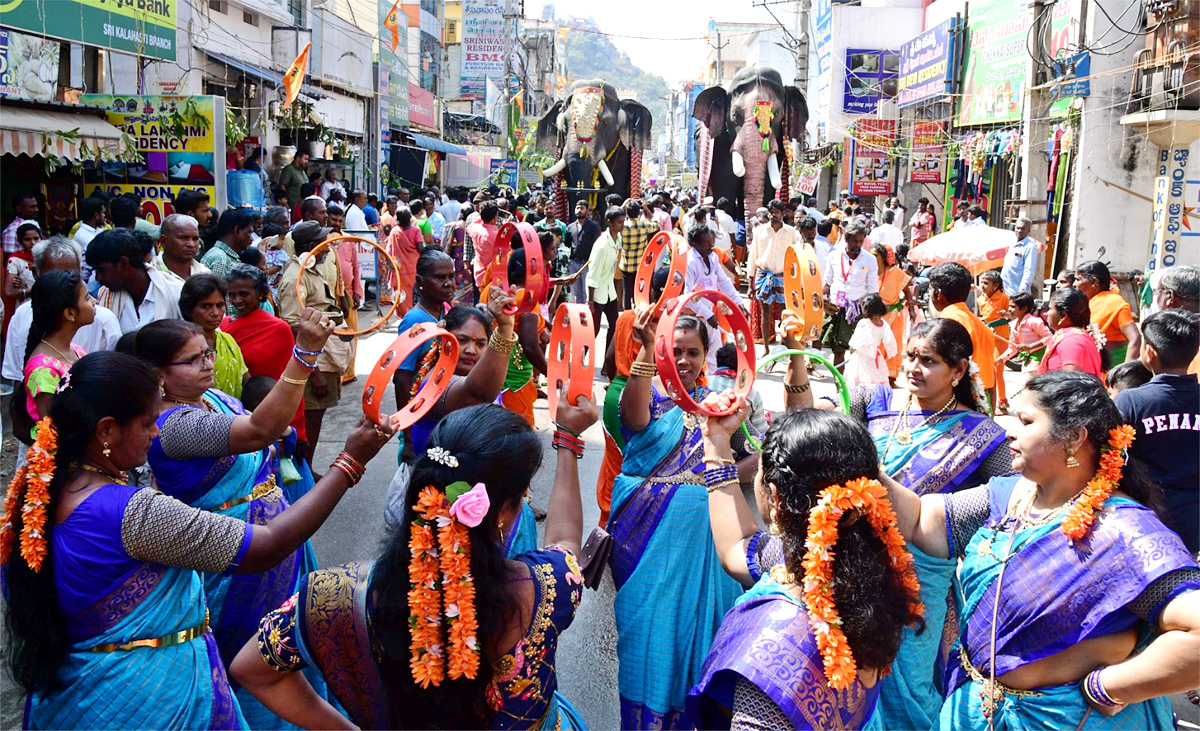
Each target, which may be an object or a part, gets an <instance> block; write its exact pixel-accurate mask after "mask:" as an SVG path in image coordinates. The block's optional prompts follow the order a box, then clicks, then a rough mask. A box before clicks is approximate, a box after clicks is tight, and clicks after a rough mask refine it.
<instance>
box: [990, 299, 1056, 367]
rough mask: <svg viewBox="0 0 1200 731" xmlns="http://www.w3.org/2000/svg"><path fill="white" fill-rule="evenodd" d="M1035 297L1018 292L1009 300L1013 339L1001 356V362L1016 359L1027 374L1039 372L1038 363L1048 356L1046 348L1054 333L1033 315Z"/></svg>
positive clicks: (1040, 319)
mask: <svg viewBox="0 0 1200 731" xmlns="http://www.w3.org/2000/svg"><path fill="white" fill-rule="evenodd" d="M1033 307H1034V301H1033V295H1031V294H1029V293H1028V292H1017V293H1016V294H1014V295H1013V296H1012V297H1011V298H1010V299H1009V321H1010V322H1011V323H1012V338H1011V339H1010V342H1009V344H1008V349H1007V350H1005V351H1004V354H1003V355H1001V356H1000V360H1001V361H1006V360H1009V359H1011V358H1016V359H1017V360H1019V361H1020V362H1021V363H1022V364H1023V365H1024V368H1023V370H1025V371H1026V372H1027V373H1032V372H1034V371H1036V370H1037V366H1038V363H1041V362H1042V356H1044V355H1045V354H1046V346H1047V345H1048V344H1049V343H1050V338H1051V337H1053V336H1054V333H1052V332H1050V328H1049V327H1047V326H1046V323H1045V322H1043V321H1042V318H1040V317H1038V316H1037V315H1035V314H1034V313H1033Z"/></svg>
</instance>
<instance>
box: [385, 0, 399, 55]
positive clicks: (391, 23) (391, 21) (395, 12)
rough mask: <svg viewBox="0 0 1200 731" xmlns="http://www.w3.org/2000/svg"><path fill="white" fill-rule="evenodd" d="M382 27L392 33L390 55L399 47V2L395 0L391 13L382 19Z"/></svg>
mask: <svg viewBox="0 0 1200 731" xmlns="http://www.w3.org/2000/svg"><path fill="white" fill-rule="evenodd" d="M383 27H384V28H387V29H388V30H390V31H391V32H392V53H395V52H396V46H398V45H400V0H396V2H395V4H394V5H392V10H391V12H389V13H388V14H387V17H386V18H384V19H383Z"/></svg>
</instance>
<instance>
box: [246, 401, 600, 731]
mask: <svg viewBox="0 0 1200 731" xmlns="http://www.w3.org/2000/svg"><path fill="white" fill-rule="evenodd" d="M597 417H598V412H597V411H596V408H595V407H594V406H593V405H592V404H591V403H590V402H589V401H588V400H587V399H580V401H579V404H578V406H571V405H570V404H568V403H567V402H566V401H565V400H564V401H563V402H562V403H560V405H559V408H558V420H559V423H561V424H562V425H563V426H565V427H567V428H568V429H570V430H572V431H576V432H580V433H582V432H583V431H584V429H586V428H587V427H588V426H589V425H591V424H593V423H595V421H596V420H597ZM429 447H430V448H429V449H428V450H427V451H426V452H425V454H424V455H422V456H421V457H420V458H419V459H418V460H417V461H416V463H415V465H414V469H413V482H412V485H413V486H414V489H412V490H409V491H408V493H407V498H406V506H405V513H404V517H403V520H402V522H401V523H400V524H399V525H398V526H397V527H396V529H395V530H393V531H392V533H391V535H390V536H389V539H388V542H387V545H386V547H385V549H384V552H383V555H382V556H380V558H379V560H378V561H374V562H358V563H352V564H347V565H345V566H340V567H337V568H332V569H325V570H322V571H317V572H314V573H312V574H309V575H308V576H307V577H306V578H305V579H304V580H303V581H302V582H301V587H300V591H299V592H298V593H297V595H296V596H293V597H292V598H290V599H288V600H287V601H286V602H285V603H284V604H283V606H281V607H279V608H278V609H277V610H276V611H274V612H271V613H270V614H268V615H267V616H266V617H265V618H264V619H263V621H262V625H261V627H260V630H259V633H258V637H257V638H256V639H252V640H251V641H249V642H247V643H246V645H245V647H243V648H242V651H241V652H240V653H239V654H238V656H237V659H236V660H234V663H233V666H232V668H231V672H232V674H233V676H234V677H235V678H236V680H237V682H239V683H241V684H242V686H243V687H245V688H246V689H248V690H249V691H250V692H252V693H253V694H254V695H255V696H256V697H257V698H258V699H259V700H261V701H262V702H263V703H264V704H265V705H267V706H268V707H269V708H271V709H272V710H274V711H276V712H277V713H279V714H280V715H281V716H283V717H284V718H286V719H288V720H289V721H291V722H293V723H295V724H297V725H300V726H303V727H305V728H350V727H351V726H350V722H353V724H355V725H357V726H358V727H361V728H373V729H378V728H421V729H427V728H445V729H461V728H493V729H553V728H562V729H583V728H586V726H585V725H584V723H583V721H582V719H581V718H580V717H579V715H578V713H577V712H576V711H575V709H574V708H573V707H572V706H571V704H570V703H568V702H567V700H566V699H565V698H564V697H563V696H562V695H561V694H560V693H559V692H558V691H557V687H558V680H557V676H556V672H555V654H556V652H557V648H558V642H559V636H560V635H561V633H562V632H563V631H565V630H566V629H567V627H568V626H569V625H570V624H571V621H572V620H573V619H574V616H575V609H576V607H577V606H578V605H579V601H580V599H581V598H582V593H583V579H582V576H581V575H580V570H579V565H578V564H577V563H576V561H575V554H576V553H577V552H578V550H579V545H580V537H581V534H582V531H583V505H582V501H581V499H580V496H579V475H578V469H579V467H578V459H577V457H576V456H575V454H574V453H573V452H571V451H570V450H568V449H560V450H559V451H558V455H557V460H556V465H557V469H556V472H555V480H554V488H553V491H552V493H551V496H550V503H549V510H548V515H547V517H546V543H547V545H546V547H545V548H543V549H541V550H534V551H530V552H528V553H524V554H521V555H519V556H517V557H516V558H515V559H508V558H506V557H505V553H504V548H503V546H504V543H505V541H506V534H507V533H508V532H510V531H511V530H512V522H513V520H514V519H515V518H516V516H517V514H518V512H519V511H520V505H521V502H522V500H523V497H524V495H525V493H526V492H527V491H528V487H529V482H530V480H531V479H532V478H533V475H534V473H535V472H536V471H537V469H538V466H539V465H540V463H541V457H542V450H541V443H540V442H539V440H538V438H537V435H536V434H535V433H534V432H533V430H531V429H530V428H529V426H528V425H527V424H526V423H525V421H524V419H522V418H521V417H520V416H518V415H516V414H513V413H512V412H510V411H507V410H505V409H504V408H502V407H500V406H495V405H491V404H485V405H478V406H471V407H468V408H466V409H460V410H457V411H455V412H453V413H451V414H448V415H447V416H446V417H445V418H444V419H443V420H442V421H441V422H440V423H439V424H438V426H437V427H436V428H435V429H434V431H433V434H432V435H431V437H430V439H429ZM472 484H473V485H474V486H475V487H474V489H472V490H471V492H470V493H468V495H463V496H458V495H460V494H461V490H465V489H466V488H467V487H468V486H469V485H472ZM416 486H421V489H415V488H416ZM475 493H484V494H486V496H487V500H486V502H480V503H476V508H478V510H477V511H476V512H475V515H474V517H475V525H471V523H470V522H467V521H465V520H464V519H463V514H462V513H456V512H455V511H456V510H457V509H458V506H459V503H460V502H461V501H463V500H464V499H466V498H467V497H468V496H469V495H470V494H475ZM429 495H433V496H435V497H436V501H437V503H438V504H439V505H440V504H442V503H443V502H446V503H448V504H449V505H450V509H451V512H450V515H451V516H454V517H452V518H447V521H446V522H447V524H449V525H451V526H453V524H454V522H458V521H462V523H461V525H462V526H464V527H465V530H466V531H467V533H468V535H469V536H470V553H469V555H468V556H467V563H468V564H469V567H470V575H471V583H472V585H473V586H474V587H475V601H474V607H473V608H474V616H475V617H477V618H478V622H479V626H478V632H477V634H476V635H474V636H473V637H471V638H470V640H472V641H473V642H469V643H468V645H467V646H468V647H469V646H471V645H472V644H473V645H474V647H476V648H478V650H479V656H478V670H477V672H476V673H475V674H474V676H473V677H471V676H469V675H468V676H463V677H455V676H454V675H453V673H452V672H450V670H449V668H452V667H453V656H452V655H451V653H452V652H454V650H452V649H449V648H450V645H451V643H450V640H452V638H453V635H454V632H453V630H451V631H450V632H449V633H448V634H442V633H441V629H440V628H441V627H442V626H443V624H445V623H448V622H449V621H450V620H451V619H453V618H456V617H462V616H464V615H465V614H466V612H464V610H463V607H462V606H461V605H460V604H459V603H456V602H452V601H451V600H450V596H449V593H448V592H447V593H445V594H444V595H443V592H444V591H445V590H444V589H442V588H441V584H440V583H435V585H434V586H430V587H428V588H429V589H433V591H434V592H436V593H435V596H436V597H437V607H438V610H436V611H437V613H438V616H437V617H435V618H434V619H435V620H440V619H441V618H442V614H441V612H442V607H443V606H444V607H445V617H446V622H440V621H439V622H437V625H436V626H437V627H438V628H439V629H438V630H437V631H438V633H439V634H438V640H437V643H436V644H435V645H431V646H428V647H417V646H414V644H415V642H414V639H413V635H414V634H415V631H414V630H413V629H412V628H413V627H415V626H416V624H417V623H418V622H419V621H421V619H426V617H425V616H422V617H421V618H420V619H419V618H418V617H417V616H416V615H417V614H423V613H424V612H427V611H429V610H428V609H417V608H416V607H414V606H413V605H414V603H415V601H416V600H411V599H410V588H411V590H412V591H414V592H415V591H417V588H416V587H420V586H424V584H417V585H416V586H415V587H414V585H413V584H412V583H410V581H411V580H412V578H413V577H412V575H411V574H410V570H411V569H410V562H412V561H413V560H414V559H413V556H414V552H415V553H416V554H417V555H419V554H420V552H421V551H420V549H418V548H417V545H418V544H417V542H416V538H415V536H417V535H419V533H420V531H418V530H417V526H422V527H426V526H428V525H431V524H430V523H426V522H424V519H423V518H419V517H418V510H419V509H420V508H421V507H422V506H423V505H425V502H424V501H425V500H426V499H427V496H429ZM479 497H480V496H479V495H476V498H479ZM439 520H440V519H439ZM468 526H469V527H468ZM451 607H453V611H451ZM426 641H428V640H426ZM418 657H424V658H425V660H429V659H430V658H431V657H437V658H448V661H447V662H448V665H449V668H446V672H445V674H444V675H442V676H441V677H437V678H434V677H433V676H424V677H426V679H427V680H428V681H429V682H427V683H425V684H421V683H419V682H418V681H417V680H416V679H414V669H413V668H414V667H416V666H417V665H418V662H417V658H418ZM305 668H315V669H318V670H320V672H321V674H322V675H323V676H324V678H325V681H326V682H327V683H328V687H329V689H330V691H332V695H333V697H334V698H335V699H336V700H337V702H338V703H340V704H341V706H342V707H343V708H345V709H346V711H347V712H348V713H349V715H350V721H349V722H348V721H347V720H346V719H345V718H342V717H341V716H340V715H339V714H338V713H337V711H336V710H335V708H334V707H333V706H332V705H331V704H330V703H328V702H326V701H325V700H324V699H322V698H321V697H320V696H319V695H318V694H316V693H314V692H313V689H312V687H311V686H310V685H309V683H308V681H307V680H306V679H305V676H304V675H303V674H302V673H300V672H297V671H299V670H302V669H305Z"/></svg>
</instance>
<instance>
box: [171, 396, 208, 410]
mask: <svg viewBox="0 0 1200 731" xmlns="http://www.w3.org/2000/svg"><path fill="white" fill-rule="evenodd" d="M163 401H170V402H171V403H173V404H179V405H180V406H191V407H192V408H194V409H203V410H205V411H209V410H210V409H209V408H208V404H207V403H205V401H204V397H201V398H200V400H198V401H180V400H179V399H177V398H171V397H170V396H163Z"/></svg>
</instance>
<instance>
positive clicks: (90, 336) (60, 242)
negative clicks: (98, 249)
mask: <svg viewBox="0 0 1200 731" xmlns="http://www.w3.org/2000/svg"><path fill="white" fill-rule="evenodd" d="M80 257H81V252H80V250H79V245H78V244H76V243H75V242H74V241H72V240H71V239H68V238H67V237H65V236H51V237H50V238H48V239H43V240H42V241H39V242H37V243H36V244H34V246H33V267H34V271H36V272H37V274H38V276H39V277H40V276H41V275H43V274H45V273H46V272H52V271H56V270H57V271H68V272H75V273H76V274H78V273H79V264H80ZM31 324H33V302H32V301H30V300H26V301H25V302H22V303H21V304H20V306H18V307H17V309H16V310H14V311H13V316H12V319H10V320H9V321H8V335H7V336H6V340H5V341H4V363H3V367H2V368H0V375H2V376H3V377H4V378H7V379H9V380H11V381H19V380H21V379H22V377H23V371H24V370H25V347H26V345H27V343H28V341H29V326H30V325H31ZM120 338H121V325H120V323H118V322H117V316H116V315H114V314H113V313H112V310H110V309H108V308H107V307H100V306H99V305H97V307H96V319H95V320H93V321H92V324H90V325H84V326H83V327H81V328H79V330H78V331H77V332H76V333H75V337H74V338H72V340H71V342H72V343H74V344H75V345H78V346H79V347H81V348H83V349H84V350H86V351H87V352H89V353H92V352H96V351H101V350H112V349H113V348H115V347H116V345H117V341H118V340H120Z"/></svg>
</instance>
